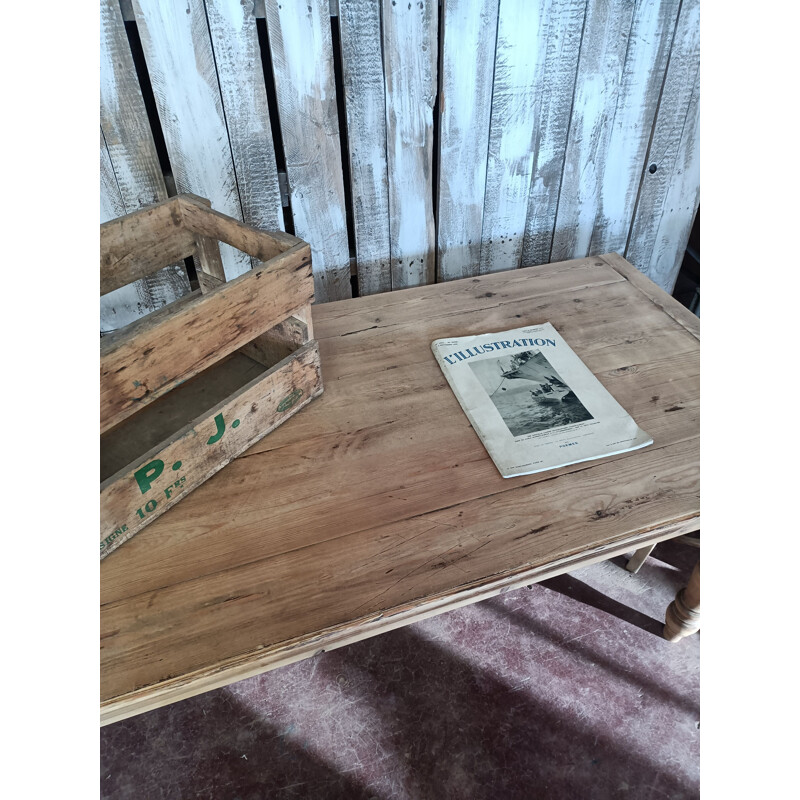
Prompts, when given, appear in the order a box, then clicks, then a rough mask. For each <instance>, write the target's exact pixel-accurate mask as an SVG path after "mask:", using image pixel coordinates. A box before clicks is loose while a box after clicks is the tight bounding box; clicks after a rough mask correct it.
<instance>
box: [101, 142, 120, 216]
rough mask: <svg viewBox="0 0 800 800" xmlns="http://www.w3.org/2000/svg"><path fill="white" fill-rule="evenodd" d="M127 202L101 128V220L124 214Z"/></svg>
mask: <svg viewBox="0 0 800 800" xmlns="http://www.w3.org/2000/svg"><path fill="white" fill-rule="evenodd" d="M124 214H125V203H123V202H122V194H121V193H120V190H119V185H118V184H117V176H116V175H115V174H114V167H113V165H112V164H111V157H110V156H109V155H108V147H106V140H105V138H104V137H103V130H102V128H101V130H100V222H101V223H102V222H105V221H106V220H109V219H114V218H116V217H121V216H124Z"/></svg>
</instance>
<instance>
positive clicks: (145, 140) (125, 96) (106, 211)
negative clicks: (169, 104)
mask: <svg viewBox="0 0 800 800" xmlns="http://www.w3.org/2000/svg"><path fill="white" fill-rule="evenodd" d="M166 199H167V189H166V186H165V184H164V176H163V174H162V172H161V168H160V166H159V163H158V154H157V153H156V147H155V143H154V142H153V135H152V133H151V131H150V125H149V123H148V121H147V111H146V109H145V105H144V100H143V98H142V94H141V90H140V88H139V82H138V80H137V78H136V70H135V68H134V65H133V58H132V56H131V53H130V50H129V48H128V39H127V36H126V34H125V23H124V21H123V19H122V14H121V13H120V8H119V5H118V4H117V2H116V0H103V2H102V3H101V5H100V222H105V221H106V220H109V219H113V218H115V217H120V216H122V215H124V214H128V213H130V212H131V211H135V210H136V209H137V208H141V207H142V206H146V205H150V204H151V203H157V202H158V201H160V200H166ZM188 291H189V281H188V278H187V276H186V272H185V271H184V269H183V265H171V266H168V267H165V268H164V269H162V270H161V271H160V272H158V273H156V274H155V275H151V276H149V277H147V278H144V279H142V280H139V281H136V282H135V283H132V284H130V285H128V286H123V287H122V288H120V289H117V290H116V291H114V292H111V293H110V294H107V295H105V296H104V297H102V298H101V299H100V330H101V331H102V332H104V333H105V332H110V331H113V330H116V329H118V328H121V327H124V326H125V325H128V324H129V323H131V322H133V321H134V320H136V319H139V318H140V317H141V316H143V315H145V314H149V313H150V312H151V311H155V310H156V309H157V308H161V307H162V306H164V305H166V304H167V303H171V302H172V301H173V300H177V299H178V298H179V297H182V296H183V295H185V294H186V293H187V292H188Z"/></svg>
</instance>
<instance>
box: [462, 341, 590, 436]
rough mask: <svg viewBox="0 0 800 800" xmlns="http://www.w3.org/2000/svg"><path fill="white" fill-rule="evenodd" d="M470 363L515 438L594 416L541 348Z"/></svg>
mask: <svg viewBox="0 0 800 800" xmlns="http://www.w3.org/2000/svg"><path fill="white" fill-rule="evenodd" d="M469 366H470V367H471V368H472V372H473V373H474V375H475V377H476V378H477V379H478V380H479V381H480V384H481V386H483V388H484V389H485V390H486V394H488V395H489V399H490V400H491V401H492V402H493V403H494V406H495V408H496V409H497V410H498V411H499V412H500V416H501V417H502V418H503V422H505V424H506V427H507V428H508V430H509V431H510V432H511V435H512V436H514V437H517V436H525V435H526V434H528V433H537V432H538V431H546V430H552V429H553V428H561V427H563V426H565V425H572V424H574V423H576V422H585V421H586V420H590V419H592V418H593V417H592V415H591V414H590V413H589V412H588V411H587V410H586V408H585V406H584V405H583V403H581V401H580V400H579V399H578V397H577V395H576V394H575V392H573V391H572V389H571V388H570V387H569V386H568V385H567V384H566V383H565V382H564V380H563V379H562V378H561V376H560V375H559V374H558V372H557V371H556V370H555V369H553V367H552V365H551V364H550V362H549V361H548V360H547V359H546V358H545V357H544V355H542V353H541V352H540V351H538V350H525V351H523V352H521V353H515V354H514V355H512V356H503V357H500V358H486V359H482V360H480V361H471V362H470V364H469Z"/></svg>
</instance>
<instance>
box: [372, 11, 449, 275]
mask: <svg viewBox="0 0 800 800" xmlns="http://www.w3.org/2000/svg"><path fill="white" fill-rule="evenodd" d="M382 9H383V60H384V73H385V75H386V143H387V146H386V150H387V159H388V168H389V228H390V233H391V256H392V288H394V289H403V288H406V287H408V286H418V285H420V284H427V283H432V282H433V281H434V279H435V247H436V235H435V226H434V218H433V184H432V171H433V106H434V103H435V100H436V92H437V86H436V61H437V51H438V48H437V45H436V42H437V34H436V31H437V20H438V5H437V3H436V0H415V2H413V3H410V2H409V3H405V2H392V0H383V6H382Z"/></svg>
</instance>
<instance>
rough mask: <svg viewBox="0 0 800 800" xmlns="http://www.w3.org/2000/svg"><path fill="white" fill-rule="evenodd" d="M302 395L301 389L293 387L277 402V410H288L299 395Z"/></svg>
mask: <svg viewBox="0 0 800 800" xmlns="http://www.w3.org/2000/svg"><path fill="white" fill-rule="evenodd" d="M302 396H303V390H302V389H295V390H294V391H293V392H292V393H291V394H289V395H286V397H284V398H283V400H281V401H280V403H278V411H288V410H289V409H290V408H291V407H292V406H293V405H294V404H295V403H296V402H297V401H298V400H299V399H300V398H301V397H302Z"/></svg>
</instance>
